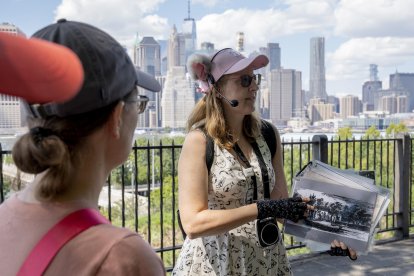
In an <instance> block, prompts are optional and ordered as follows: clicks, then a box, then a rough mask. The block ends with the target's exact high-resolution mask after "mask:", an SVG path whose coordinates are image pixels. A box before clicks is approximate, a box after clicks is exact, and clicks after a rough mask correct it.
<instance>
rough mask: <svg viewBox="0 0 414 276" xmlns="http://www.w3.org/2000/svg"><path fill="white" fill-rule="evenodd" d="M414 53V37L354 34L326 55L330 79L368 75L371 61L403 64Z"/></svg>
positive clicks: (384, 64)
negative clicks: (356, 36)
mask: <svg viewBox="0 0 414 276" xmlns="http://www.w3.org/2000/svg"><path fill="white" fill-rule="evenodd" d="M413 56H414V38H404V37H379V38H378V37H367V38H354V39H350V40H348V41H347V42H345V43H343V44H342V45H341V46H340V47H339V48H338V49H336V51H335V52H334V53H330V54H328V55H327V80H339V79H366V77H367V76H368V72H369V71H368V67H369V64H371V63H373V64H377V65H378V67H379V69H380V70H384V71H392V70H394V71H395V69H396V68H398V67H404V66H405V65H407V64H408V63H411V60H412V58H413Z"/></svg>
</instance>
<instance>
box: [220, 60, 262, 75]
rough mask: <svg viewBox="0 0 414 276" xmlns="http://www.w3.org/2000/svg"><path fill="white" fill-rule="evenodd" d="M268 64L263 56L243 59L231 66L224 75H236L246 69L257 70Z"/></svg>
mask: <svg viewBox="0 0 414 276" xmlns="http://www.w3.org/2000/svg"><path fill="white" fill-rule="evenodd" d="M268 63H269V59H268V58H267V56H265V55H254V56H250V57H248V58H244V59H241V60H239V61H238V62H236V63H235V64H233V66H232V67H230V68H229V69H228V70H227V71H226V72H225V73H224V75H228V74H233V73H237V72H240V71H243V70H244V69H246V68H251V69H253V70H257V69H259V68H262V67H265V66H266V65H267V64H268Z"/></svg>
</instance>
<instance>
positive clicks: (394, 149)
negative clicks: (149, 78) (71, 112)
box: [0, 134, 414, 270]
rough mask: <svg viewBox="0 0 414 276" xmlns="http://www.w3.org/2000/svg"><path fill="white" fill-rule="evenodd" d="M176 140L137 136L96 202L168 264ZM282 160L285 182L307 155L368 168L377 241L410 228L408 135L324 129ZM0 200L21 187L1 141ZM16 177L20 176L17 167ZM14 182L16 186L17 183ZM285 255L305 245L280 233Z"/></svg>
mask: <svg viewBox="0 0 414 276" xmlns="http://www.w3.org/2000/svg"><path fill="white" fill-rule="evenodd" d="M181 143H182V140H181V141H180V143H177V144H175V143H174V141H170V142H169V143H168V144H167V143H163V142H162V141H160V140H158V141H157V142H154V140H152V142H150V141H149V140H145V142H143V141H138V144H137V143H136V144H135V145H134V147H133V149H132V152H131V154H130V156H129V158H128V160H127V161H126V162H125V163H124V164H123V165H122V166H120V167H119V168H117V169H115V170H113V171H112V173H111V175H110V177H109V178H108V181H107V185H106V186H105V187H104V189H103V191H102V193H101V196H100V200H99V205H100V207H101V212H102V213H103V214H105V215H106V216H107V217H108V218H109V219H110V220H111V221H112V223H113V224H114V225H118V226H122V227H127V228H129V229H131V230H133V231H136V232H138V233H140V234H141V235H142V236H143V237H144V238H145V239H146V240H147V241H148V242H149V243H150V244H151V245H152V247H153V248H154V249H155V250H156V252H158V254H159V255H160V256H161V258H162V259H163V261H164V264H165V266H166V268H167V270H171V269H172V267H173V266H174V264H175V260H176V258H177V257H178V254H179V251H180V248H181V244H182V242H183V238H182V234H181V232H180V229H179V227H178V222H177V217H176V210H177V206H178V200H177V198H178V183H177V162H178V158H179V154H180V150H181V146H182V145H181ZM282 145H283V147H282V149H283V160H284V161H283V162H284V170H285V174H286V178H287V181H288V185H289V188H290V187H291V185H292V183H293V178H294V176H295V174H296V173H297V172H298V171H299V170H300V169H301V168H302V167H303V166H304V165H306V164H307V163H308V162H309V161H311V160H314V159H315V160H321V161H323V162H325V163H328V164H330V165H332V166H335V167H338V168H342V169H354V170H357V171H371V172H372V173H374V174H375V179H376V185H381V186H383V187H387V188H388V189H390V190H391V192H392V198H391V203H390V205H389V208H388V209H387V211H386V213H385V215H384V216H383V218H382V219H381V221H380V223H379V230H378V232H377V234H376V237H375V239H376V241H382V240H389V239H402V238H406V237H408V236H409V235H410V233H412V232H414V216H413V213H414V199H413V198H414V195H413V186H414V184H413V183H414V179H413V174H412V171H413V157H414V154H413V150H412V146H413V139H411V138H410V136H409V135H408V134H406V135H402V136H401V137H397V138H375V139H369V138H366V139H365V138H361V139H358V140H356V139H351V140H340V139H332V140H328V139H327V137H326V136H324V135H321V136H320V135H318V136H314V137H313V139H312V140H307V141H302V140H300V141H283V143H282ZM0 152H1V154H0V202H2V201H3V200H4V199H5V198H7V196H8V195H9V194H10V193H12V192H14V190H16V189H18V188H19V187H21V185H20V184H17V185H16V182H17V183H18V182H19V181H18V179H16V178H15V177H13V176H12V175H11V174H10V173H7V172H6V171H5V168H6V167H8V166H10V165H9V164H10V163H12V161H11V158H10V151H3V150H1V145H0ZM18 176H19V177H20V178H21V179H20V180H21V181H24V179H23V178H22V177H21V174H20V173H19V174H18ZM16 187H18V188H16ZM284 239H285V244H286V247H287V249H288V252H289V254H290V255H293V254H303V253H306V252H307V250H306V248H305V245H304V244H302V243H300V242H297V241H295V239H294V238H293V237H291V236H288V235H285V236H284Z"/></svg>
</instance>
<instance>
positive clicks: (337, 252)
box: [328, 240, 358, 261]
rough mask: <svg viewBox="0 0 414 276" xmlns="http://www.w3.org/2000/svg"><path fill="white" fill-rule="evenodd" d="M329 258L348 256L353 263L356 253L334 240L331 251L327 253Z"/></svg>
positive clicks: (356, 257)
mask: <svg viewBox="0 0 414 276" xmlns="http://www.w3.org/2000/svg"><path fill="white" fill-rule="evenodd" d="M328 252H329V254H330V255H331V256H349V258H350V259H351V260H353V261H356V260H357V259H358V256H357V252H356V251H355V250H353V249H351V248H349V247H348V246H347V245H346V244H345V243H343V242H341V241H337V240H334V241H332V242H331V249H330V250H329V251H328Z"/></svg>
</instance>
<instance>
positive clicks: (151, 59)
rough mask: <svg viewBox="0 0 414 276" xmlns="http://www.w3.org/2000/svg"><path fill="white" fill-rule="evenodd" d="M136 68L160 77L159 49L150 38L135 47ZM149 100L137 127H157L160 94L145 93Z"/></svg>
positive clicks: (155, 42)
mask: <svg viewBox="0 0 414 276" xmlns="http://www.w3.org/2000/svg"><path fill="white" fill-rule="evenodd" d="M136 51H137V54H136V58H137V65H138V67H139V68H140V69H141V70H142V71H144V72H145V73H148V74H150V75H152V76H154V77H157V76H160V75H161V47H160V45H159V43H158V42H157V41H156V40H155V39H154V38H153V37H152V36H145V37H143V38H142V40H141V41H140V42H139V44H138V46H137V49H136ZM144 93H145V95H147V96H148V97H149V98H150V102H149V103H148V108H147V109H146V110H145V112H144V113H143V114H141V115H140V118H141V119H140V120H139V127H158V126H159V125H158V123H157V122H159V121H160V114H161V113H160V110H161V108H160V95H159V94H160V93H147V92H144Z"/></svg>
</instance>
